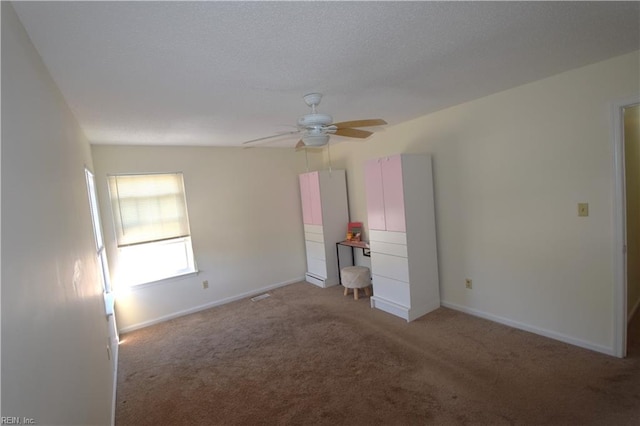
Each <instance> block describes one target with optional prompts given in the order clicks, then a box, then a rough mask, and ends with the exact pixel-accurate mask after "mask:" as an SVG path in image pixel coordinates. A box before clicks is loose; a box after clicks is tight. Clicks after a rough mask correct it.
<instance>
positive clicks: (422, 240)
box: [365, 154, 440, 321]
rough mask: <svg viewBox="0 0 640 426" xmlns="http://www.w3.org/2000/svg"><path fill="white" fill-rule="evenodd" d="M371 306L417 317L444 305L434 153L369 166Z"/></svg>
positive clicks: (408, 317) (373, 162) (377, 161)
mask: <svg viewBox="0 0 640 426" xmlns="http://www.w3.org/2000/svg"><path fill="white" fill-rule="evenodd" d="M365 188H366V195H367V214H368V219H369V223H368V225H369V240H370V243H369V244H370V246H371V273H372V277H373V297H372V298H371V307H373V308H377V309H380V310H383V311H385V312H389V313H391V314H394V315H397V316H399V317H401V318H404V319H405V320H407V321H413V320H414V319H416V318H419V317H421V316H422V315H424V314H426V313H428V312H431V311H433V310H435V309H437V308H438V307H440V288H439V281H438V258H437V248H436V227H435V210H434V200H433V175H432V169H431V156H429V155H424V154H399V155H395V156H391V157H385V158H379V159H374V160H369V161H367V162H366V164H365Z"/></svg>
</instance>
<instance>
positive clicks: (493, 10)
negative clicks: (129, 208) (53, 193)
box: [13, 2, 640, 146]
mask: <svg viewBox="0 0 640 426" xmlns="http://www.w3.org/2000/svg"><path fill="white" fill-rule="evenodd" d="M13 5H14V8H15V9H16V12H17V13H18V15H19V17H20V19H21V21H22V23H23V24H24V26H25V28H26V30H27V32H28V33H29V36H30V37H31V39H32V41H33V43H34V45H35V46H36V48H37V49H38V51H39V53H40V55H41V56H42V59H43V60H44V63H45V64H46V66H47V67H48V69H49V71H50V73H51V75H52V76H53V79H54V80H55V81H56V83H57V85H58V86H59V88H60V90H61V91H62V94H63V95H64V97H65V98H66V100H67V102H68V104H69V106H70V107H71V109H72V110H73V112H74V113H75V115H76V117H77V119H78V121H79V122H80V125H81V126H82V128H83V129H84V131H85V133H86V135H87V137H88V138H89V140H90V141H91V142H92V143H96V144H102V143H112V144H152V145H180V144H183V145H219V146H233V145H239V144H240V143H241V142H242V141H246V140H249V139H253V138H258V137H262V136H267V135H271V134H274V133H279V132H285V131H290V130H295V129H294V127H293V126H295V123H296V120H297V118H298V117H299V116H300V115H302V114H306V113H308V112H309V109H308V107H307V106H306V105H305V104H304V102H303V100H302V95H303V94H305V93H308V92H311V91H319V92H322V93H324V99H323V101H322V103H321V105H320V107H319V111H320V112H324V113H329V114H331V115H332V116H333V117H334V120H335V121H345V120H354V119H360V118H384V119H386V120H387V121H388V122H389V124H390V125H393V124H397V123H399V122H402V121H405V120H409V119H412V118H415V117H418V116H421V115H424V114H426V113H429V112H433V111H436V110H439V109H442V108H445V107H448V106H451V105H455V104H459V103H461V102H465V101H468V100H472V99H476V98H479V97H482V96H485V95H488V94H491V93H495V92H498V91H501V90H504V89H508V88H511V87H514V86H517V85H520V84H523V83H526V82H529V81H534V80H538V79H541V78H544V77H547V76H550V75H553V74H556V73H559V72H562V71H565V70H568V69H571V68H576V67H579V66H583V65H586V64H589V63H593V62H597V61H600V60H604V59H607V58H610V57H613V56H617V55H621V54H624V53H627V52H630V51H633V50H637V49H640V30H639V19H640V8H639V6H640V3H639V2H624V3H618V2H603V3H595V2H532V3H531V2H512V3H511V2H508V3H505V2H498V3H493V2H372V3H369V2H188V3H187V2H184V3H183V2H16V3H13ZM523 102H526V100H523ZM334 138H335V140H336V141H339V140H341V139H340V138H338V137H334ZM296 142H297V138H288V139H287V140H284V141H278V140H277V139H276V140H272V141H271V142H270V144H269V145H271V146H283V145H285V146H292V145H293V144H295V143H296Z"/></svg>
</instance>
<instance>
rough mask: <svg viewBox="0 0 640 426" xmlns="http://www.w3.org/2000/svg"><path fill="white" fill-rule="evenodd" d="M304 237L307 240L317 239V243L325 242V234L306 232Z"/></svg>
mask: <svg viewBox="0 0 640 426" xmlns="http://www.w3.org/2000/svg"><path fill="white" fill-rule="evenodd" d="M304 239H305V240H307V241H315V242H317V243H324V235H322V234H312V233H310V232H305V233H304Z"/></svg>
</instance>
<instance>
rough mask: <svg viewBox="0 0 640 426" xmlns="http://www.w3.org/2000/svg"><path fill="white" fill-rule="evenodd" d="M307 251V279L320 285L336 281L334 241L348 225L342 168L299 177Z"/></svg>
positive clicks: (344, 180) (325, 285) (345, 188)
mask: <svg viewBox="0 0 640 426" xmlns="http://www.w3.org/2000/svg"><path fill="white" fill-rule="evenodd" d="M299 180H300V197H301V200H302V219H303V223H304V237H305V247H306V251H307V273H306V274H305V279H306V281H307V282H309V283H312V284H315V285H317V286H320V287H329V286H334V285H337V284H339V279H338V264H337V258H336V243H337V242H339V241H342V240H344V239H345V235H346V232H347V226H348V224H349V206H348V201H347V181H346V174H345V171H344V170H321V171H316V172H309V173H303V174H301V175H300V176H299Z"/></svg>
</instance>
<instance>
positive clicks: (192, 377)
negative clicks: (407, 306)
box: [116, 283, 640, 426]
mask: <svg viewBox="0 0 640 426" xmlns="http://www.w3.org/2000/svg"><path fill="white" fill-rule="evenodd" d="M270 294H271V297H269V298H267V299H264V300H261V301H258V302H252V301H251V300H249V299H247V300H242V301H238V302H234V303H231V304H228V305H225V306H221V307H217V308H213V309H209V310H206V311H203V312H200V313H197V314H193V315H189V316H185V317H182V318H178V319H175V320H172V321H168V322H165V323H162V324H158V325H155V326H153V327H148V328H146V329H142V330H138V331H135V332H132V333H129V334H127V335H124V336H121V338H122V340H123V343H122V344H121V346H120V360H119V372H118V392H117V408H116V424H117V425H119V426H123V425H218V424H220V425H222V424H224V425H234V424H246V425H258V424H281V425H284V424H304V425H315V424H326V425H375V424H380V425H410V424H436V425H457V424H460V425H463V424H469V425H471V424H478V425H501V424H516V425H543V424H557V425H639V424H640V315H636V319H635V323H634V324H633V326H632V330H633V335H632V336H631V337H630V356H629V357H628V358H627V359H624V360H620V359H616V358H613V357H609V356H606V355H602V354H598V353H595V352H591V351H588V350H585V349H581V348H577V347H574V346H570V345H567V344H564V343H560V342H557V341H554V340H550V339H547V338H544V337H541V336H537V335H534V334H531V333H527V332H523V331H519V330H515V329H512V328H509V327H506V326H503V325H500V324H496V323H493V322H490V321H486V320H482V319H479V318H475V317H471V316H468V315H465V314H462V313H459V312H456V311H453V310H450V309H446V308H441V309H439V310H437V311H435V312H433V313H431V314H428V315H426V316H424V317H422V318H421V319H419V320H417V321H414V322H412V323H410V324H407V323H406V322H404V321H402V320H400V319H398V318H396V317H393V316H391V315H389V314H386V313H384V312H381V311H378V310H373V309H371V308H370V307H369V299H368V298H361V299H360V300H359V301H354V300H353V297H352V296H348V297H344V296H343V295H342V287H333V288H329V289H320V288H318V287H315V286H312V285H310V284H306V283H298V284H293V285H290V286H287V287H283V288H280V289H277V290H274V291H271V292H270Z"/></svg>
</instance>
